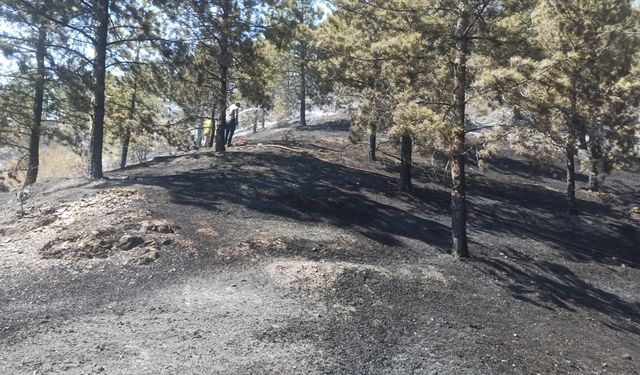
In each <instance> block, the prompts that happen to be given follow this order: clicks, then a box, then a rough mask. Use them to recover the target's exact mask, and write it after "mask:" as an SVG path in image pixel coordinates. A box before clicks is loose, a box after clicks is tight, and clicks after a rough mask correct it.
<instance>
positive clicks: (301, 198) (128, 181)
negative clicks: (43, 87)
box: [0, 122, 640, 374]
mask: <svg viewBox="0 0 640 375" xmlns="http://www.w3.org/2000/svg"><path fill="white" fill-rule="evenodd" d="M291 132H292V133H290V134H288V135H287V138H288V139H287V140H286V142H284V143H283V144H286V145H287V146H290V147H295V148H296V150H297V151H296V152H293V151H290V150H287V149H284V148H270V147H262V146H257V145H254V146H249V147H245V148H236V149H234V150H232V152H229V153H227V154H226V155H225V156H219V155H215V154H213V153H207V152H194V153H191V154H188V155H184V156H181V157H171V158H163V159H160V160H157V161H155V162H153V163H149V164H148V165H142V166H137V167H131V168H128V169H126V170H124V171H118V172H114V173H112V174H111V179H109V180H107V181H103V182H94V183H86V182H83V181H69V182H64V183H63V182H55V183H51V184H48V185H47V184H45V185H43V186H40V187H38V188H37V189H36V190H35V191H34V192H33V193H32V197H31V198H30V200H29V203H28V209H27V212H26V215H25V216H24V217H22V218H17V217H16V215H15V208H16V207H15V204H14V203H12V202H13V200H12V198H11V196H9V195H8V194H0V201H1V202H4V203H6V204H5V205H3V208H2V209H1V211H0V214H1V215H0V218H1V219H0V230H2V236H0V373H7V374H14V373H15V374H22V373H24V374H34V373H36V374H40V373H70V374H86V373H107V374H123V373H135V374H159V373H160V374H201V373H220V374H262V373H264V374H287V373H290V374H411V373H415V374H524V373H527V374H528V373H558V374H560V373H572V374H604V373H611V374H638V373H639V372H638V371H639V368H640V366H639V365H638V363H639V362H640V340H639V338H640V287H639V285H640V271H639V270H638V269H636V268H633V267H631V266H627V265H624V266H623V263H622V262H620V261H617V260H616V259H617V258H616V257H625V259H626V258H629V259H631V260H635V259H637V257H639V256H640V255H639V254H636V253H634V251H635V250H634V244H637V242H635V241H636V240H637V237H634V236H636V235H637V226H636V225H635V224H634V223H633V222H632V221H629V219H628V218H625V217H623V215H622V214H619V213H620V212H622V211H623V209H622V208H620V209H617V208H615V207H620V205H624V204H625V203H624V202H623V203H619V204H617V205H616V206H613V205H606V204H603V203H601V202H600V201H598V200H597V199H596V198H593V199H592V198H590V199H592V200H590V201H585V202H586V203H588V204H586V207H587V212H586V213H585V215H583V217H582V218H580V219H577V220H576V221H575V222H572V223H571V227H572V228H573V229H574V233H576V234H579V236H577V237H575V238H574V239H571V238H570V239H569V240H575V242H576V243H580V244H584V246H587V245H588V246H589V248H597V249H599V250H602V251H608V253H606V254H604V255H602V254H601V255H597V256H596V255H594V254H592V253H581V252H580V251H579V250H576V249H575V248H568V247H566V246H563V244H562V243H555V242H554V241H552V240H550V239H549V237H545V238H540V237H537V236H536V235H535V232H534V233H525V232H522V231H519V230H517V226H516V227H514V226H505V225H501V224H500V221H496V220H488V219H486V217H484V216H481V215H472V220H471V225H470V238H471V240H472V244H471V248H472V252H473V253H474V254H475V258H473V259H471V260H469V261H466V262H458V261H455V260H453V259H452V258H451V257H449V256H448V255H447V254H445V253H446V249H447V248H448V246H449V237H448V230H447V226H448V221H449V219H448V217H447V193H446V189H445V188H444V187H443V186H441V185H440V184H439V183H438V182H434V181H433V180H432V179H429V178H428V177H429V176H430V174H429V170H428V168H427V167H424V169H423V167H419V168H418V178H417V181H416V191H415V192H414V193H413V194H411V195H406V194H402V193H399V192H398V191H397V190H395V189H394V188H393V186H392V185H391V184H390V182H391V178H392V177H391V176H393V173H394V168H395V167H394V166H393V164H392V163H391V160H387V161H385V164H378V165H371V164H367V163H366V162H364V159H363V158H364V150H358V149H352V148H345V147H346V146H347V145H348V144H347V143H346V141H345V137H346V135H345V129H344V126H343V125H341V124H340V123H339V122H336V123H330V124H324V125H322V126H318V127H317V128H313V127H312V130H302V131H296V130H291ZM282 133H283V131H280V130H277V129H276V130H273V131H272V132H271V133H270V132H265V133H262V134H259V135H257V136H255V138H251V137H249V140H250V141H253V142H254V144H255V143H256V142H263V143H274V142H275V143H278V142H283V134H282ZM291 137H293V139H291ZM345 150H346V151H345ZM512 171H513V170H512ZM472 173H473V172H472ZM125 177H126V178H125ZM498 178H499V179H498ZM631 178H632V179H633V178H635V177H631ZM529 180H530V178H529V177H527V178H525V177H519V176H518V175H517V174H515V173H512V172H509V173H508V172H507V171H500V170H494V171H493V172H490V173H488V174H486V175H476V176H475V177H472V181H473V183H472V185H473V186H474V187H473V192H474V197H473V198H471V199H472V203H473V204H474V207H476V208H477V209H478V210H479V212H480V211H482V212H487V213H489V214H490V215H492V217H494V218H495V217H497V218H500V219H501V220H503V221H510V222H513V223H516V224H518V225H521V224H527V225H529V226H531V227H535V228H536V230H538V231H541V232H542V231H544V232H545V233H549V232H550V231H558V228H559V227H560V226H559V223H563V224H565V225H566V223H567V218H566V217H564V216H562V214H561V213H560V209H559V208H558V207H556V206H557V202H556V201H555V199H558V200H561V199H562V197H561V196H560V197H559V198H557V197H556V195H555V193H554V192H553V191H552V190H549V189H546V188H544V187H542V186H531V185H526V184H525V182H529ZM624 181H626V182H627V183H629V181H628V180H624ZM555 183H556V182H554V181H552V180H545V185H544V186H551V188H554V186H555V185H554V184H555ZM629 184H631V187H630V189H634V186H638V185H640V184H637V181H635V180H631V183H629ZM633 184H635V185H633ZM510 186H511V188H510ZM527 186H528V187H527ZM614 186H615V188H616V189H622V190H621V191H620V194H619V195H618V196H624V194H626V193H625V192H628V190H624V187H622V185H621V184H619V185H614ZM490 187H491V188H490ZM525 187H526V188H527V189H528V190H526V194H524V195H522V196H523V197H525V198H526V199H525V198H522V199H520V200H518V199H519V198H518V196H519V195H518V194H519V193H518V190H517V189H516V188H519V189H524V188H525ZM631 191H633V190H631ZM499 198H500V199H502V202H504V201H506V202H507V204H504V203H500V202H501V201H500V200H499ZM621 199H622V198H621ZM536 201H538V202H542V203H543V204H539V205H538V206H536V204H535V202H536ZM589 202H591V203H589ZM516 207H517V208H516ZM621 215H622V216H621ZM518 220H519V221H518ZM625 225H627V226H629V227H630V228H631V229H629V228H628V227H624V226H625ZM514 228H516V229H514ZM620 228H627V229H626V230H627V231H628V232H627V236H626V237H625V236H621V235H619V229H620ZM629 231H630V232H629ZM553 233H555V234H559V235H563V232H562V231H559V232H558V233H556V232H553ZM616 233H617V234H616ZM564 235H565V238H566V233H565V234H564ZM137 239H139V240H140V241H139V243H138V242H136V241H138V240H137ZM581 241H584V242H581ZM607 241H608V243H610V244H611V246H610V248H609V249H606V246H605V245H606V243H607ZM135 243H137V245H136V246H134V247H132V248H129V247H130V246H131V245H133V244H135Z"/></svg>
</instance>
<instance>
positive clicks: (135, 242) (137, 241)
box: [118, 234, 144, 251]
mask: <svg viewBox="0 0 640 375" xmlns="http://www.w3.org/2000/svg"><path fill="white" fill-rule="evenodd" d="M143 243H144V238H142V237H138V236H132V235H128V234H125V235H124V236H122V237H121V238H120V241H118V247H119V248H120V249H122V250H124V251H128V250H131V249H133V248H135V247H138V246H140V245H142V244H143Z"/></svg>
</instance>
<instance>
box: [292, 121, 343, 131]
mask: <svg viewBox="0 0 640 375" xmlns="http://www.w3.org/2000/svg"><path fill="white" fill-rule="evenodd" d="M350 129H351V123H350V122H349V121H347V120H335V121H329V122H323V123H322V124H318V125H307V126H298V127H297V128H296V130H297V131H299V132H348V131H349V130H350Z"/></svg>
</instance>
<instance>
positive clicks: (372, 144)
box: [368, 125, 378, 161]
mask: <svg viewBox="0 0 640 375" xmlns="http://www.w3.org/2000/svg"><path fill="white" fill-rule="evenodd" d="M377 130H378V129H377V127H376V126H375V125H373V126H371V128H370V129H369V149H368V154H369V161H376V160H377V157H376V147H377V146H376V143H377Z"/></svg>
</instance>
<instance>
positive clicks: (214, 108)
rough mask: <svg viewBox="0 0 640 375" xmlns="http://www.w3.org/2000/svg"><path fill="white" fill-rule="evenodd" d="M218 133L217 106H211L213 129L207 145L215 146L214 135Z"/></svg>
mask: <svg viewBox="0 0 640 375" xmlns="http://www.w3.org/2000/svg"><path fill="white" fill-rule="evenodd" d="M215 133H216V107H215V106H213V107H212V108H211V131H209V139H208V140H207V147H209V148H212V147H213V141H214V135H215Z"/></svg>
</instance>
